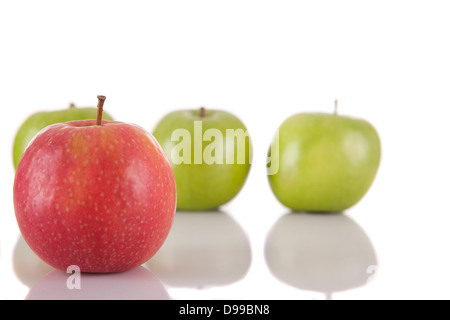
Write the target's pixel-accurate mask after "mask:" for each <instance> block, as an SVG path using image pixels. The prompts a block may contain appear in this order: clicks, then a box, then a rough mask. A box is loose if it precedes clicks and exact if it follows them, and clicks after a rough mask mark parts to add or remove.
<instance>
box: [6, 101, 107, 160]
mask: <svg viewBox="0 0 450 320" xmlns="http://www.w3.org/2000/svg"><path fill="white" fill-rule="evenodd" d="M89 119H97V108H95V107H94V108H91V107H86V108H77V107H75V105H74V104H71V105H70V106H69V108H67V109H65V110H57V111H45V112H37V113H35V114H32V115H31V116H30V117H28V118H27V119H26V120H25V122H24V123H23V124H22V125H21V126H20V128H19V130H18V131H17V134H16V137H15V140H14V147H13V161H14V167H15V168H16V169H17V166H18V165H19V161H20V158H21V157H22V153H23V152H24V151H25V149H26V148H27V146H28V144H29V143H30V141H31V140H32V139H33V138H34V136H35V135H36V134H37V133H38V132H39V131H41V130H42V129H44V128H45V127H47V126H49V125H51V124H55V123H59V122H67V121H74V120H89ZM103 119H105V120H113V119H112V117H111V116H110V115H109V114H107V113H106V112H103Z"/></svg>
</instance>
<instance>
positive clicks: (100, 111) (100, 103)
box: [97, 96, 106, 126]
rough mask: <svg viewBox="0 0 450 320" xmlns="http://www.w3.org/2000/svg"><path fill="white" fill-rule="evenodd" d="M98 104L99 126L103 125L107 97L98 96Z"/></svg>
mask: <svg viewBox="0 0 450 320" xmlns="http://www.w3.org/2000/svg"><path fill="white" fill-rule="evenodd" d="M97 99H98V104H97V125H98V126H101V125H102V116H103V104H104V103H105V100H106V97H105V96H97Z"/></svg>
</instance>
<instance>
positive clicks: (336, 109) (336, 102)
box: [334, 99, 338, 116]
mask: <svg viewBox="0 0 450 320" xmlns="http://www.w3.org/2000/svg"><path fill="white" fill-rule="evenodd" d="M337 113H338V101H337V99H336V100H334V115H335V116H337Z"/></svg>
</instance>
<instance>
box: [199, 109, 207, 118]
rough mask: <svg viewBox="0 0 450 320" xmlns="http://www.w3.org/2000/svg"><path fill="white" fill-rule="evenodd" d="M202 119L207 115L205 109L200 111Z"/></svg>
mask: <svg viewBox="0 0 450 320" xmlns="http://www.w3.org/2000/svg"><path fill="white" fill-rule="evenodd" d="M199 114H200V118H204V117H205V115H206V109H205V108H204V107H201V108H200V110H199Z"/></svg>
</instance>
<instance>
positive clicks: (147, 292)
mask: <svg viewBox="0 0 450 320" xmlns="http://www.w3.org/2000/svg"><path fill="white" fill-rule="evenodd" d="M76 276H78V277H79V278H78V280H77V279H75V278H74V277H76ZM68 283H69V285H68ZM74 284H79V287H74ZM25 299H26V300H169V299H170V297H169V295H168V293H167V290H166V289H165V287H164V286H163V284H162V283H161V281H159V279H158V278H157V277H156V276H155V275H153V273H152V272H151V271H149V270H148V269H147V268H144V267H143V266H139V267H136V268H134V269H131V270H129V271H125V272H121V273H104V274H98V273H97V274H96V273H81V274H78V275H75V274H70V273H65V272H64V271H61V270H56V269H54V270H53V271H51V272H49V273H48V274H47V275H46V276H44V277H43V278H42V279H41V280H40V281H39V282H38V283H37V284H36V285H34V286H33V287H32V288H31V290H30V292H29V293H28V295H27V297H26V298H25Z"/></svg>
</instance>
